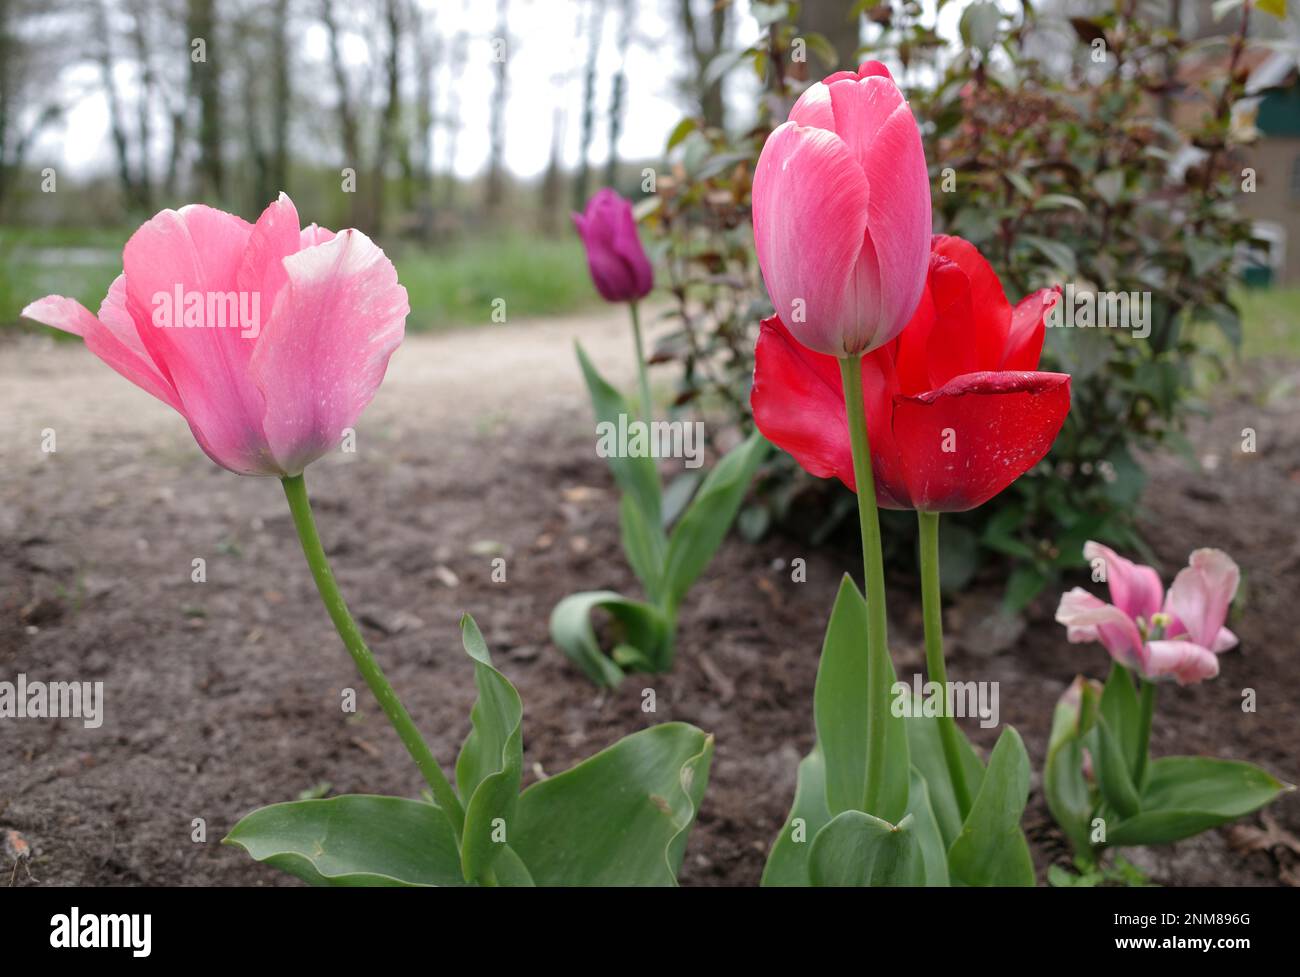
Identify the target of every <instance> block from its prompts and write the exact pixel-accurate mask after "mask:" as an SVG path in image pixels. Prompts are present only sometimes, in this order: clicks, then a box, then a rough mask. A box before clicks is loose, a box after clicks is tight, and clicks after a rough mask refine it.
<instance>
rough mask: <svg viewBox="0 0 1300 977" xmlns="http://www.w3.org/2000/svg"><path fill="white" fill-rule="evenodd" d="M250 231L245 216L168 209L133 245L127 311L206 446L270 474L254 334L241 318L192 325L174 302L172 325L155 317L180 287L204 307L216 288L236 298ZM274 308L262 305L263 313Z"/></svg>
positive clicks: (234, 463) (226, 461)
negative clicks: (253, 373)
mask: <svg viewBox="0 0 1300 977" xmlns="http://www.w3.org/2000/svg"><path fill="white" fill-rule="evenodd" d="M251 232H252V228H251V226H250V225H249V224H248V223H247V222H245V221H243V220H240V219H239V218H238V217H235V216H234V215H232V214H227V213H223V212H222V211H219V210H214V209H212V208H211V207H204V206H200V205H193V206H189V207H184V208H182V209H181V210H179V211H174V210H164V211H163V212H162V213H160V214H158V215H157V216H156V217H154V218H153V219H152V220H150V221H148V222H147V223H145V224H144V225H142V226H141V227H140V229H139V230H137V231H136V232H135V233H134V234H133V235H131V239H130V240H129V241H127V243H126V248H125V249H124V251H123V264H124V265H125V273H126V309H127V311H128V312H129V313H130V316H131V318H132V319H133V320H134V321H135V325H136V330H137V332H138V334H139V336H140V341H141V342H142V344H143V345H144V348H145V349H146V350H148V352H149V355H150V357H151V358H152V359H153V361H154V363H155V364H156V365H157V367H158V370H159V372H160V373H162V374H163V376H165V377H167V378H168V379H170V381H171V382H172V384H173V386H174V387H175V388H176V394H177V396H178V397H179V398H180V402H181V405H182V412H183V413H184V414H185V416H186V418H187V419H188V420H189V422H190V429H191V430H192V431H193V432H194V436H195V439H196V440H197V441H198V442H199V445H200V447H202V448H203V450H204V451H205V452H207V454H208V455H209V456H210V457H211V458H212V459H213V461H215V462H217V464H219V465H222V466H224V467H226V468H228V469H230V470H231V471H234V472H238V473H240V474H246V475H272V474H278V472H277V471H276V468H275V461H274V458H272V457H271V454H270V452H269V450H268V448H267V443H266V437H265V435H264V434H263V432H262V427H261V420H262V414H263V412H264V401H263V398H262V394H261V392H260V391H259V390H258V389H257V387H256V386H255V385H254V384H253V383H252V381H251V380H250V378H249V377H248V363H249V359H250V357H251V356H252V353H253V348H254V339H255V337H254V336H252V335H245V330H243V329H242V328H240V327H239V324H238V322H237V321H236V323H235V324H233V325H231V324H230V323H227V325H226V326H225V327H220V326H217V325H215V324H205V325H201V326H193V327H186V326H184V325H183V322H184V318H183V312H184V310H183V308H182V309H173V319H174V321H175V323H176V324H175V325H172V326H157V325H155V324H154V321H153V316H154V312H155V308H156V299H157V298H158V297H161V296H163V295H166V296H173V295H174V294H175V291H176V289H177V287H178V286H179V287H180V288H181V290H182V293H183V294H197V295H198V296H199V297H200V299H201V300H202V301H203V302H204V304H205V306H206V303H207V302H208V300H209V299H212V298H213V297H214V296H220V297H225V298H229V297H231V296H233V297H234V299H235V305H236V306H238V304H239V298H240V295H239V288H238V281H237V278H238V274H239V269H240V268H241V266H242V265H243V259H244V250H245V247H246V246H247V244H248V241H249V237H250V234H251ZM172 304H174V301H173V302H172ZM157 308H158V309H159V310H160V311H161V309H162V306H157ZM269 313H270V310H269V309H262V310H260V314H259V318H261V319H265V318H266V317H267V316H268V315H269ZM236 318H237V317H236ZM205 322H206V318H205ZM261 331H262V330H261V329H260V328H259V329H258V332H259V333H260V332H261Z"/></svg>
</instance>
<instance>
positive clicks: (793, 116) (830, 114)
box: [787, 71, 853, 132]
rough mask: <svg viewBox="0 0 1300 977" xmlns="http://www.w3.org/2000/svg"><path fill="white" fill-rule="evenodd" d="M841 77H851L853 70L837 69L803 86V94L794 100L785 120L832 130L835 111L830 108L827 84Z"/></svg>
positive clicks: (829, 94)
mask: <svg viewBox="0 0 1300 977" xmlns="http://www.w3.org/2000/svg"><path fill="white" fill-rule="evenodd" d="M842 78H850V79H851V78H853V72H851V71H839V72H836V73H835V74H833V75H831V76H830V77H829V78H826V79H823V80H822V81H819V82H814V83H813V84H811V85H809V86H808V87H807V88H805V89H804V90H803V94H802V95H800V96H799V97H798V99H796V100H795V103H794V107H793V108H791V109H790V115H789V117H788V120H787V121H789V122H797V123H798V124H799V125H801V126H812V127H813V128H815V129H825V130H826V131H827V132H834V131H835V111H834V109H832V108H831V91H830V89H829V88H828V87H827V84H828V83H829V82H833V81H839V80H840V79H842Z"/></svg>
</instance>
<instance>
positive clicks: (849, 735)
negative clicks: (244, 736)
mask: <svg viewBox="0 0 1300 977" xmlns="http://www.w3.org/2000/svg"><path fill="white" fill-rule="evenodd" d="M886 661H887V664H886V668H887V670H888V674H887V677H886V678H885V680H884V681H883V682H881V683H880V687H878V688H873V686H872V682H871V676H870V660H869V657H868V655H867V602H866V599H865V598H864V597H863V596H862V593H861V591H859V590H858V588H857V585H856V584H855V583H854V582H853V580H852V578H851V577H849V576H848V575H847V574H845V576H844V579H843V580H842V581H841V582H840V589H839V593H838V594H837V595H836V597H835V606H834V608H833V609H832V610H831V618H830V622H829V624H827V626H826V639H825V641H824V642H823V644H822V656H821V663H820V664H819V665H818V667H817V685H816V689H815V691H814V693H813V716H814V719H815V720H816V723H817V743H818V745H819V747H820V748H821V752H822V757H823V758H824V760H825V766H826V803H827V807H828V808H829V809H830V812H831V814H832V815H837V814H842V813H844V812H845V811H862V810H863V808H864V807H866V806H867V805H866V796H867V703H868V702H870V701H871V700H872V698H874V701H875V707H876V708H877V709H880V710H882V714H883V716H884V722H885V736H884V748H883V749H884V755H885V763H884V769H885V771H886V773H887V775H888V777H889V779H888V782H887V783H886V784H885V788H884V793H883V794H882V795H881V807H880V810H879V811H876V812H868V813H872V814H874V815H877V816H879V817H880V818H882V819H883V820H885V821H887V822H889V823H891V824H893V823H897V822H898V821H899V820H900V819H901V818H902V817H903V814H904V813H905V812H906V810H907V786H908V785H907V779H908V778H907V771H909V770H911V762H910V760H909V759H908V749H907V723H909V722H911V720H909V719H905V718H903V717H902V716H896V715H894V711H893V709H892V708H891V703H892V698H893V688H892V687H893V685H894V678H895V676H894V666H893V664H892V663H889V662H888V660H886Z"/></svg>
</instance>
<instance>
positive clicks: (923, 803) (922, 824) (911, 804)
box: [904, 766, 948, 886]
mask: <svg viewBox="0 0 1300 977" xmlns="http://www.w3.org/2000/svg"><path fill="white" fill-rule="evenodd" d="M907 815H908V818H910V819H911V820H912V823H913V825H914V826H915V832H916V843H917V844H918V845H919V846H920V848H921V861H922V863H923V865H924V868H925V872H924V875H925V884H926V885H928V886H946V885H947V884H948V845H947V843H946V842H945V840H944V837H943V832H942V831H940V830H939V822H938V820H937V819H936V818H935V815H934V808H933V807H932V806H931V803H930V789H929V785H928V784H927V783H926V780H925V777H923V776H922V775H921V771H920V770H918V769H917V768H916V767H915V766H914V767H912V776H911V779H910V781H909V786H908V792H907ZM904 820H907V818H904Z"/></svg>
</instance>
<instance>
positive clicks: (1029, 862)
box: [948, 726, 1034, 885]
mask: <svg viewBox="0 0 1300 977" xmlns="http://www.w3.org/2000/svg"><path fill="white" fill-rule="evenodd" d="M1028 800H1029V755H1028V754H1027V753H1025V744H1024V743H1023V742H1022V741H1021V739H1020V734H1019V733H1017V732H1016V731H1015V730H1014V729H1012V728H1011V727H1010V726H1008V727H1007V728H1006V729H1004V730H1003V731H1002V735H1001V736H999V737H998V742H997V745H996V746H994V747H993V753H992V755H991V756H990V757H989V765H988V769H987V770H985V772H984V782H983V783H982V784H980V790H979V793H978V794H976V795H975V800H974V802H973V803H972V804H971V810H970V814H969V815H968V816H967V818H966V822H965V823H964V824H963V825H962V828H961V834H960V835H958V836H957V840H956V841H954V842H953V843H952V845H951V847H950V848H949V849H948V874H949V876H950V877H951V879H952V884H953V885H1033V884H1034V862H1033V859H1032V858H1030V856H1029V843H1028V842H1026V841H1025V833H1024V832H1023V831H1021V830H1020V819H1021V817H1022V816H1023V815H1024V812H1025V803H1026V802H1027V801H1028Z"/></svg>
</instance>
